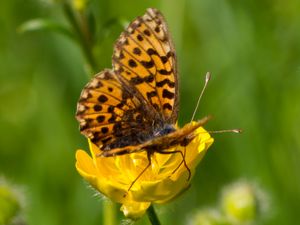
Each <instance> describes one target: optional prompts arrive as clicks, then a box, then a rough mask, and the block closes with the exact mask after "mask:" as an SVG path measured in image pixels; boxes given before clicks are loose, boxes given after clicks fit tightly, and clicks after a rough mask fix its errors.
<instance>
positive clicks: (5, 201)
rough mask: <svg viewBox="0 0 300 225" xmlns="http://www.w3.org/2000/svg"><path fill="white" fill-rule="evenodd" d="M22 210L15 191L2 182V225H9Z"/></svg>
mask: <svg viewBox="0 0 300 225" xmlns="http://www.w3.org/2000/svg"><path fill="white" fill-rule="evenodd" d="M20 208H21V206H20V203H19V201H18V198H17V196H16V195H15V193H14V191H13V190H12V189H11V188H10V187H9V186H7V185H5V184H4V183H2V182H0V225H2V224H3V225H4V224H9V223H10V221H12V220H13V219H14V218H15V217H16V216H17V214H18V213H19V211H20Z"/></svg>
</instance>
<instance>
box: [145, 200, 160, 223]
mask: <svg viewBox="0 0 300 225" xmlns="http://www.w3.org/2000/svg"><path fill="white" fill-rule="evenodd" d="M147 215H148V218H149V220H150V222H151V224H152V225H161V223H160V222H159V220H158V217H157V214H156V212H155V210H154V207H153V205H150V207H149V208H148V209H147Z"/></svg>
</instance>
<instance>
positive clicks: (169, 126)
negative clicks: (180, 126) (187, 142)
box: [153, 124, 176, 137]
mask: <svg viewBox="0 0 300 225" xmlns="http://www.w3.org/2000/svg"><path fill="white" fill-rule="evenodd" d="M175 130H176V129H175V127H174V126H173V125H172V124H164V126H163V127H160V128H158V129H156V130H154V134H153V137H160V136H163V135H166V134H169V133H172V132H174V131H175Z"/></svg>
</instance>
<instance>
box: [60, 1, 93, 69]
mask: <svg viewBox="0 0 300 225" xmlns="http://www.w3.org/2000/svg"><path fill="white" fill-rule="evenodd" d="M63 9H64V12H65V15H66V17H67V19H68V20H69V22H70V24H71V25H72V26H73V29H74V31H75V32H76V35H77V37H78V42H79V44H80V47H81V48H82V51H83V53H84V55H85V57H86V60H87V62H88V64H89V65H90V67H91V69H92V72H93V73H95V72H97V71H98V65H97V62H96V60H95V57H94V55H93V51H92V48H93V44H92V41H91V34H90V32H89V28H88V26H87V23H86V20H85V19H84V18H83V17H84V16H83V15H82V14H79V12H76V11H75V10H74V9H73V7H72V5H71V4H70V3H69V2H68V1H65V2H64V4H63Z"/></svg>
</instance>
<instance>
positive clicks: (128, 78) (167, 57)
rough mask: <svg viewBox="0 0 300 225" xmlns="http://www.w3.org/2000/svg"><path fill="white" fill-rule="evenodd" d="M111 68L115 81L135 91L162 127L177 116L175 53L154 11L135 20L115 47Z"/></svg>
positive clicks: (158, 15)
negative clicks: (160, 122)
mask: <svg viewBox="0 0 300 225" xmlns="http://www.w3.org/2000/svg"><path fill="white" fill-rule="evenodd" d="M113 68H114V70H115V72H116V74H117V76H118V79H119V80H120V81H122V82H124V83H127V84H128V86H131V87H132V88H134V89H136V90H137V91H138V92H139V93H140V94H141V96H142V98H143V99H144V101H145V102H146V104H148V105H150V106H151V107H152V110H149V111H150V112H154V113H155V114H156V115H157V116H156V117H159V118H161V120H162V121H163V122H164V123H171V124H174V123H175V122H176V121H177V115H178V101H179V99H178V78H177V69H176V58H175V50H174V47H173V44H172V40H171V38H170V36H169V33H168V29H167V25H166V22H165V20H164V18H163V16H162V15H161V13H160V12H159V11H158V10H156V9H152V8H150V9H148V10H147V11H146V13H145V14H144V15H143V16H141V17H138V18H136V19H135V20H134V21H133V22H132V23H131V24H130V25H129V26H128V28H127V29H126V30H125V31H124V32H123V33H122V34H121V35H120V38H119V39H118V40H117V42H116V44H115V49H114V54H113Z"/></svg>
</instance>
